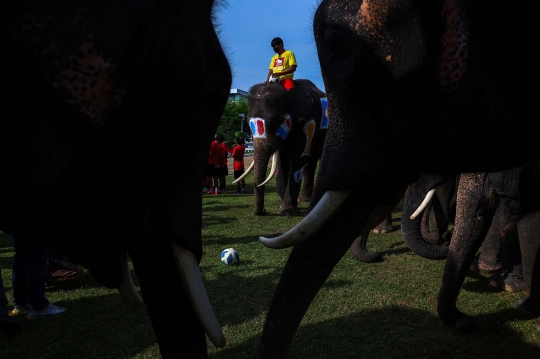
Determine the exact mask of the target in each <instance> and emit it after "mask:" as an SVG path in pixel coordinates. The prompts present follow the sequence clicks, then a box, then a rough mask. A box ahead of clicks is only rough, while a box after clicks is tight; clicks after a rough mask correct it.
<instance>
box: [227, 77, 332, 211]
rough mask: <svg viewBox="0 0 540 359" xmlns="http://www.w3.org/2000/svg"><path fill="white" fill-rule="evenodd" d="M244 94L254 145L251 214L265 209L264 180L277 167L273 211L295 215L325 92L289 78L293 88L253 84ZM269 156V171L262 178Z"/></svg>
mask: <svg viewBox="0 0 540 359" xmlns="http://www.w3.org/2000/svg"><path fill="white" fill-rule="evenodd" d="M248 99H249V108H250V109H249V114H248V116H249V118H250V127H251V131H252V133H253V144H254V159H253V166H254V167H253V168H254V171H255V180H254V182H255V183H254V184H255V185H254V188H255V190H254V192H255V209H254V214H255V215H262V214H264V213H265V208H264V192H265V183H267V182H268V180H269V179H270V178H271V176H273V175H274V173H275V170H276V168H277V178H276V187H277V191H278V194H279V196H280V198H281V206H280V209H279V214H280V215H296V214H297V205H298V197H299V193H300V187H301V184H302V178H303V177H304V176H305V177H306V179H307V181H305V182H304V191H305V192H306V193H305V194H304V195H303V197H304V198H307V199H309V198H310V197H311V192H312V189H313V182H314V173H315V169H316V164H317V161H318V160H319V159H320V157H321V153H322V148H323V144H324V140H325V137H326V129H327V126H328V120H327V118H326V117H325V116H323V112H324V108H323V106H324V105H325V103H326V102H325V101H326V98H325V94H324V93H323V92H322V91H320V90H319V89H317V88H316V87H315V85H314V84H313V83H312V82H311V81H309V80H295V87H294V88H292V89H290V90H288V91H287V90H286V89H285V88H284V87H283V86H281V85H278V84H272V83H270V84H257V85H255V86H253V87H252V88H251V89H250V91H249V97H248ZM270 158H272V170H271V173H270V175H269V176H268V178H267V165H268V163H269V160H270ZM250 171H251V168H250V169H248V171H246V172H247V173H246V174H245V175H247V174H248V173H249V172H250ZM237 181H238V179H237ZM306 182H307V183H306Z"/></svg>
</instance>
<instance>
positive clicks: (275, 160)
mask: <svg viewBox="0 0 540 359" xmlns="http://www.w3.org/2000/svg"><path fill="white" fill-rule="evenodd" d="M278 161H279V150H277V151H276V152H274V154H273V155H272V168H270V174H269V175H268V178H267V179H265V180H264V182H263V183H261V184H260V185H258V186H257V187H261V186H264V185H265V184H267V183H268V182H269V181H270V180H271V179H272V177H274V174H275V173H276V167H277V163H278Z"/></svg>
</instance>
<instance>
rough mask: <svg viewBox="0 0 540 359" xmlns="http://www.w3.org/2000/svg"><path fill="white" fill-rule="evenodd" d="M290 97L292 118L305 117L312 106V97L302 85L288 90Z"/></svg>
mask: <svg viewBox="0 0 540 359" xmlns="http://www.w3.org/2000/svg"><path fill="white" fill-rule="evenodd" d="M289 93H290V94H291V97H292V104H293V105H292V113H291V116H292V118H293V119H294V120H300V119H302V118H306V117H307V116H308V114H309V112H310V111H311V109H312V108H313V105H314V101H313V97H312V96H311V94H310V93H309V91H308V90H306V89H305V88H302V87H293V88H292V89H290V90H289Z"/></svg>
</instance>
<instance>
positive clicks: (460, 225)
mask: <svg viewBox="0 0 540 359" xmlns="http://www.w3.org/2000/svg"><path fill="white" fill-rule="evenodd" d="M484 177H485V176H484V173H467V174H462V177H461V180H460V183H459V189H458V197H457V198H458V200H457V208H456V223H455V226H454V234H453V237H452V241H451V242H450V248H449V250H448V257H447V259H446V263H445V267H444V273H443V277H442V284H441V289H440V291H439V297H438V301H437V312H438V315H439V318H441V320H442V321H443V323H444V324H446V325H448V326H450V327H453V328H455V329H457V330H458V331H463V332H469V331H473V330H475V329H476V325H475V323H474V321H473V320H472V318H470V317H469V316H467V315H466V314H464V313H462V312H460V311H459V310H458V309H457V306H456V302H457V297H458V295H459V292H460V290H461V287H462V285H463V281H464V280H465V276H466V274H467V272H468V270H469V268H470V266H471V264H472V261H473V259H474V256H475V254H476V252H477V251H478V249H479V248H480V245H481V243H482V240H483V238H485V236H486V234H487V231H488V229H489V226H490V225H491V222H492V218H493V213H494V212H495V210H494V209H491V208H490V206H489V204H488V202H489V201H481V199H482V198H483V188H484V186H483V181H484Z"/></svg>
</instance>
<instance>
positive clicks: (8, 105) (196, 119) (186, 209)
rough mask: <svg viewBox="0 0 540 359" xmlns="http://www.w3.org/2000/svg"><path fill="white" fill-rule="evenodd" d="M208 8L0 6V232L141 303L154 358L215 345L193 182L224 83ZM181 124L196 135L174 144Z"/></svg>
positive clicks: (198, 353)
mask: <svg viewBox="0 0 540 359" xmlns="http://www.w3.org/2000/svg"><path fill="white" fill-rule="evenodd" d="M213 6H214V1H213V0H201V1H197V2H178V1H172V0H164V1H159V2H156V1H143V2H134V1H116V0H111V1H97V2H96V1H87V0H82V1H76V2H68V3H66V2H64V1H55V0H50V1H30V2H19V1H7V2H3V3H2V5H1V14H2V20H3V21H2V26H3V28H2V32H1V34H2V46H3V49H4V50H3V53H4V54H5V56H4V62H3V64H4V66H5V68H6V69H9V70H8V71H5V73H4V76H3V79H2V80H3V84H4V86H5V88H7V89H9V90H8V91H5V93H4V99H3V101H4V104H5V106H4V109H6V113H9V115H5V116H4V117H3V119H2V121H0V134H1V136H2V139H1V140H0V163H1V164H2V176H1V179H0V181H1V183H0V198H1V199H2V206H0V230H2V231H4V232H5V233H11V234H13V235H14V236H16V237H17V239H18V240H19V241H27V242H35V243H36V244H37V245H39V246H43V247H46V248H49V249H50V250H52V251H54V252H56V253H58V254H61V255H67V256H68V257H69V258H70V259H71V260H73V261H74V262H75V263H76V264H80V265H82V266H84V267H85V268H87V269H88V270H89V271H90V273H91V274H92V276H93V277H94V278H95V279H96V280H98V281H99V282H100V283H102V284H103V285H105V286H107V287H109V288H118V289H119V291H120V292H121V293H123V296H124V299H126V301H127V302H128V303H129V304H130V305H132V306H133V307H140V306H141V305H143V304H144V305H145V306H146V309H147V310H148V315H149V317H150V320H151V322H152V326H153V330H154V334H155V337H156V339H157V343H158V344H159V350H160V352H161V355H162V357H163V358H180V357H185V358H206V357H207V337H206V335H205V332H206V333H207V334H208V338H209V339H210V341H211V342H212V343H213V344H214V345H216V346H218V347H222V346H223V345H225V343H226V341H225V337H224V335H223V333H222V330H221V328H220V325H219V323H218V322H217V320H216V316H215V315H214V312H213V310H212V307H211V305H210V303H209V301H208V298H207V297H206V296H205V295H206V291H205V289H204V286H203V282H202V279H201V277H200V275H199V269H198V268H199V266H198V263H199V261H200V259H201V257H202V236H201V220H202V215H201V213H202V199H201V195H200V188H201V179H202V177H203V168H204V165H205V162H206V158H207V153H208V148H209V146H210V143H211V141H212V137H213V135H214V133H215V131H216V128H217V126H218V123H219V120H220V117H221V115H222V113H223V109H224V108H225V104H226V102H227V98H228V95H229V91H230V85H231V70H230V67H229V64H228V62H227V59H226V57H225V55H224V53H223V51H222V48H221V45H220V42H219V39H218V37H217V35H216V33H215V31H214V26H213V24H212V13H213ZM187 53H189V55H190V56H191V57H192V58H193V59H196V61H191V62H190V63H189V66H186V61H185V60H186V54H187ZM186 88H189V91H187V92H186V91H185V89H186ZM182 119H189V126H191V127H190V132H192V133H196V134H197V135H195V136H187V137H186V138H185V139H183V140H182V141H179V140H178V130H179V126H181V125H180V123H181V122H182ZM185 156H188V157H189V158H190V161H188V162H189V163H188V164H185V165H182V166H179V165H178V164H179V163H181V162H182V158H185ZM128 256H129V257H131V260H132V262H133V266H134V269H135V273H136V275H137V277H138V279H139V283H140V286H141V291H142V295H143V296H144V303H143V302H142V300H141V298H140V297H139V295H138V293H137V292H136V291H135V287H134V286H133V283H132V281H131V273H130V271H129V269H128V267H127V258H128Z"/></svg>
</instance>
